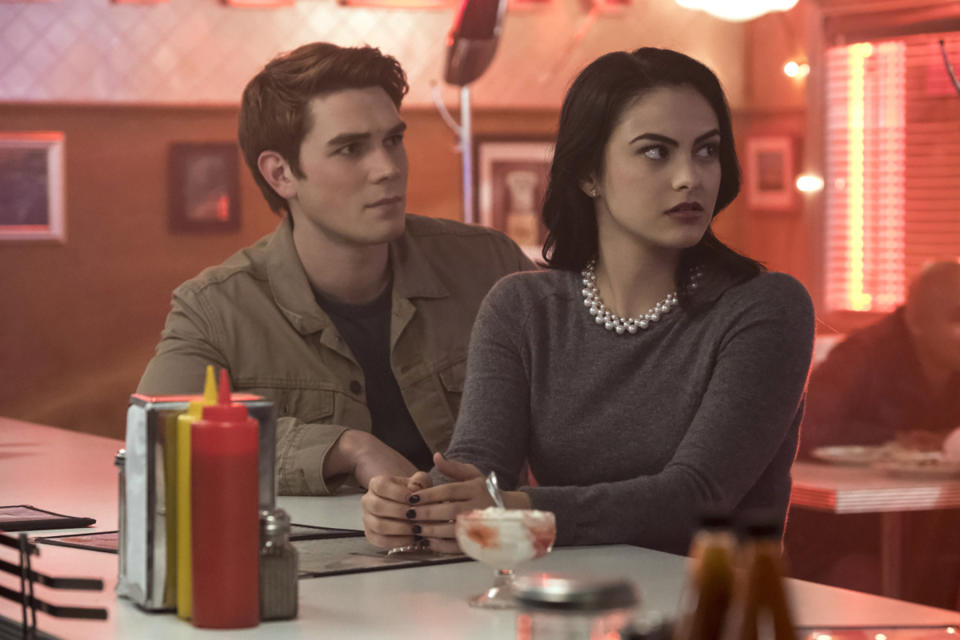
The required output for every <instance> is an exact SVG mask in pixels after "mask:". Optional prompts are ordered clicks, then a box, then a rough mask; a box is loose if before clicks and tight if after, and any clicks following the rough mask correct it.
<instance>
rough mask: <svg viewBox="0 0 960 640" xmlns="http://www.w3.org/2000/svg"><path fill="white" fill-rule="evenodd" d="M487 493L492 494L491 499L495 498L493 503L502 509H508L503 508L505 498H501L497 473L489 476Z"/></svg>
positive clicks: (492, 472)
mask: <svg viewBox="0 0 960 640" xmlns="http://www.w3.org/2000/svg"><path fill="white" fill-rule="evenodd" d="M486 485H487V493H489V494H490V497H491V498H493V503H494V504H495V505H497V506H498V507H499V508H501V509H506V507H505V506H503V498H502V497H501V496H500V486H499V485H498V484H497V472H496V471H491V472H490V473H488V474H487V482H486Z"/></svg>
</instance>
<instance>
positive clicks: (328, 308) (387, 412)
mask: <svg viewBox="0 0 960 640" xmlns="http://www.w3.org/2000/svg"><path fill="white" fill-rule="evenodd" d="M392 291H393V283H392V282H391V283H390V284H389V285H388V286H387V287H386V289H384V291H383V293H381V294H380V295H379V296H377V298H376V299H375V300H373V301H372V302H369V303H366V304H345V303H343V302H336V301H333V300H330V299H328V298H324V297H323V296H322V295H320V294H319V293H317V294H316V296H317V303H318V304H319V305H320V307H321V308H322V309H323V310H324V311H325V312H326V313H327V315H329V316H330V319H331V320H333V324H334V325H335V326H336V327H337V331H339V332H340V335H341V336H342V337H343V339H344V340H345V341H346V343H347V346H349V347H350V350H351V351H352V352H353V355H354V357H355V358H356V359H357V362H358V363H359V364H360V368H361V369H363V376H364V378H365V379H366V385H367V407H368V408H369V409H370V418H371V421H372V423H373V435H375V436H376V437H378V438H380V440H382V441H383V442H384V443H386V444H387V445H388V446H390V447H391V448H393V449H394V450H396V451H398V452H400V453H401V454H402V455H403V456H404V457H405V458H406V459H407V460H409V461H410V462H412V463H413V464H414V465H415V466H416V467H417V468H418V469H421V470H424V471H427V470H429V469H430V468H431V467H432V466H433V461H432V454H431V453H430V449H429V447H427V443H426V442H425V441H424V439H423V436H421V435H420V432H419V431H418V430H417V425H416V424H415V423H414V422H413V418H412V417H411V416H410V412H409V411H408V410H407V405H406V404H405V403H404V401H403V395H402V394H401V393H400V385H398V384H397V379H396V377H394V375H393V370H392V369H391V368H390V310H391V309H390V304H391V293H392Z"/></svg>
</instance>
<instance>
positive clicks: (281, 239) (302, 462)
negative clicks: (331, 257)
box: [137, 215, 533, 495]
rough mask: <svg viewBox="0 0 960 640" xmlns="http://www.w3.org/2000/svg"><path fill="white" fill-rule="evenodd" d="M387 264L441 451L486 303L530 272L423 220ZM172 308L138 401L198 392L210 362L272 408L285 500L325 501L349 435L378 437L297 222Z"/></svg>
mask: <svg viewBox="0 0 960 640" xmlns="http://www.w3.org/2000/svg"><path fill="white" fill-rule="evenodd" d="M390 261H391V266H392V269H393V311H392V317H391V322H390V346H391V354H390V358H391V364H392V368H393V373H394V375H395V376H396V378H397V382H398V383H399V385H400V391H401V393H402V394H403V398H404V401H405V402H406V405H407V408H408V409H409V411H410V415H411V416H412V417H413V420H414V422H415V423H416V425H417V428H418V429H419V430H420V433H421V434H422V435H423V438H424V440H425V441H426V443H427V446H428V447H430V449H431V451H443V450H445V449H446V447H447V444H448V443H449V442H450V437H451V435H452V433H453V425H454V422H455V420H456V416H457V411H458V409H459V406H460V395H461V393H462V391H463V379H464V375H465V372H466V358H467V344H468V341H469V338H470V330H471V327H472V325H473V320H474V317H475V316H476V313H477V310H478V308H479V306H480V302H481V301H482V300H483V298H484V296H485V295H486V293H487V291H488V290H489V289H490V287H491V286H493V284H494V283H495V282H496V281H497V280H499V279H500V278H501V277H502V276H504V275H507V274H509V273H513V272H515V271H520V270H525V269H531V268H533V265H532V263H531V262H530V261H529V260H528V259H527V258H526V256H525V255H524V254H523V252H522V251H521V250H520V249H519V247H517V246H516V245H515V244H514V243H513V242H512V241H510V240H509V239H508V238H507V237H506V236H504V235H503V234H501V233H499V232H496V231H492V230H490V229H486V228H483V227H473V226H468V225H464V224H461V223H458V222H453V221H449V220H438V219H433V218H423V217H419V216H414V215H408V216H407V225H406V232H405V233H404V235H403V236H402V237H401V238H399V239H398V240H395V241H394V242H392V243H391V244H390ZM172 307H173V308H172V310H171V311H170V314H169V315H168V316H167V320H166V326H165V327H164V329H163V333H162V339H161V341H160V344H159V345H157V352H156V355H155V356H154V357H153V359H152V360H151V361H150V363H149V364H148V365H147V369H146V371H145V372H144V374H143V377H142V378H141V380H140V385H139V387H138V388H137V392H138V393H145V394H151V395H161V394H172V393H199V392H200V391H201V390H202V388H203V378H204V370H205V367H206V365H208V364H214V365H216V366H217V367H225V368H226V369H227V370H228V371H229V372H230V380H231V384H232V385H233V388H234V389H235V390H238V391H245V392H249V393H255V394H258V395H262V396H264V397H266V398H268V399H270V400H272V401H273V402H274V404H275V406H276V407H277V415H278V416H280V417H279V419H278V422H277V473H278V475H279V490H280V493H282V494H287V495H290V494H293V495H326V494H329V493H330V492H331V490H332V489H334V488H335V487H334V486H333V484H331V483H328V482H325V481H324V479H323V474H322V469H323V462H324V459H325V457H326V455H327V453H328V452H329V451H330V448H331V447H332V446H333V444H334V443H335V442H336V441H337V439H338V438H339V437H340V435H341V434H343V432H344V431H345V430H347V429H362V430H364V431H370V429H371V423H370V412H369V410H368V408H367V396H366V387H365V385H364V377H363V371H362V370H361V368H360V365H359V364H357V362H356V360H355V359H354V357H353V354H352V353H351V352H350V349H349V347H348V346H347V344H346V343H345V342H344V341H343V339H342V338H341V337H340V335H339V333H338V332H337V330H336V328H335V326H334V324H333V322H332V321H331V320H330V318H329V317H328V316H327V315H326V314H325V313H324V312H323V311H322V310H321V309H320V307H319V306H318V305H317V302H316V298H315V297H314V294H313V291H312V289H311V288H310V284H309V282H308V280H307V276H306V273H305V272H304V270H303V266H302V265H301V263H300V259H299V257H298V256H297V253H296V250H295V249H294V245H293V227H292V225H291V223H290V222H289V221H288V219H286V218H285V219H284V220H283V221H282V222H281V223H280V225H279V226H278V227H277V229H276V230H275V231H274V232H273V233H271V234H269V235H267V236H265V237H264V238H262V239H261V240H260V241H258V242H257V243H256V244H254V245H252V246H251V247H248V248H247V249H244V250H242V251H239V252H238V253H236V254H234V255H233V256H231V257H230V258H229V259H227V260H226V261H225V262H224V263H222V264H220V265H218V266H215V267H211V268H209V269H205V270H204V271H203V272H202V273H200V275H198V276H197V277H195V278H193V279H191V280H188V281H187V282H185V283H184V284H182V285H180V286H179V287H177V289H176V290H175V291H174V292H173V302H172Z"/></svg>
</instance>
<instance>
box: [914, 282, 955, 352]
mask: <svg viewBox="0 0 960 640" xmlns="http://www.w3.org/2000/svg"><path fill="white" fill-rule="evenodd" d="M958 285H960V283H958ZM916 324H917V327H916V328H917V329H919V331H918V332H917V333H916V334H915V335H916V337H917V338H918V339H919V340H920V341H922V343H923V347H924V348H925V350H926V351H927V353H928V354H929V355H930V357H931V358H933V359H934V360H936V361H937V362H938V363H939V364H940V365H941V366H944V367H946V368H948V369H950V370H951V371H960V291H956V292H954V294H953V296H951V297H945V298H944V299H941V300H939V301H937V302H936V303H933V304H931V305H930V306H929V308H928V309H927V313H926V314H924V315H923V316H922V317H920V318H919V319H918V320H917V323H916Z"/></svg>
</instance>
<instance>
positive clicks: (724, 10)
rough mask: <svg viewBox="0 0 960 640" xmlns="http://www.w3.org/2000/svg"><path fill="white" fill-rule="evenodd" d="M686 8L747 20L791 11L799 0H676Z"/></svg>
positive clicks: (720, 16) (727, 18) (730, 20)
mask: <svg viewBox="0 0 960 640" xmlns="http://www.w3.org/2000/svg"><path fill="white" fill-rule="evenodd" d="M675 1H676V3H677V4H678V5H680V6H681V7H683V8H685V9H699V10H700V11H706V12H707V13H709V14H710V15H712V16H714V17H715V18H720V19H721V20H727V21H729V22H746V21H747V20H753V19H754V18H759V17H760V16H762V15H764V14H765V13H771V12H773V11H789V10H790V9H793V7H794V6H796V4H797V0H675Z"/></svg>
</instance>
